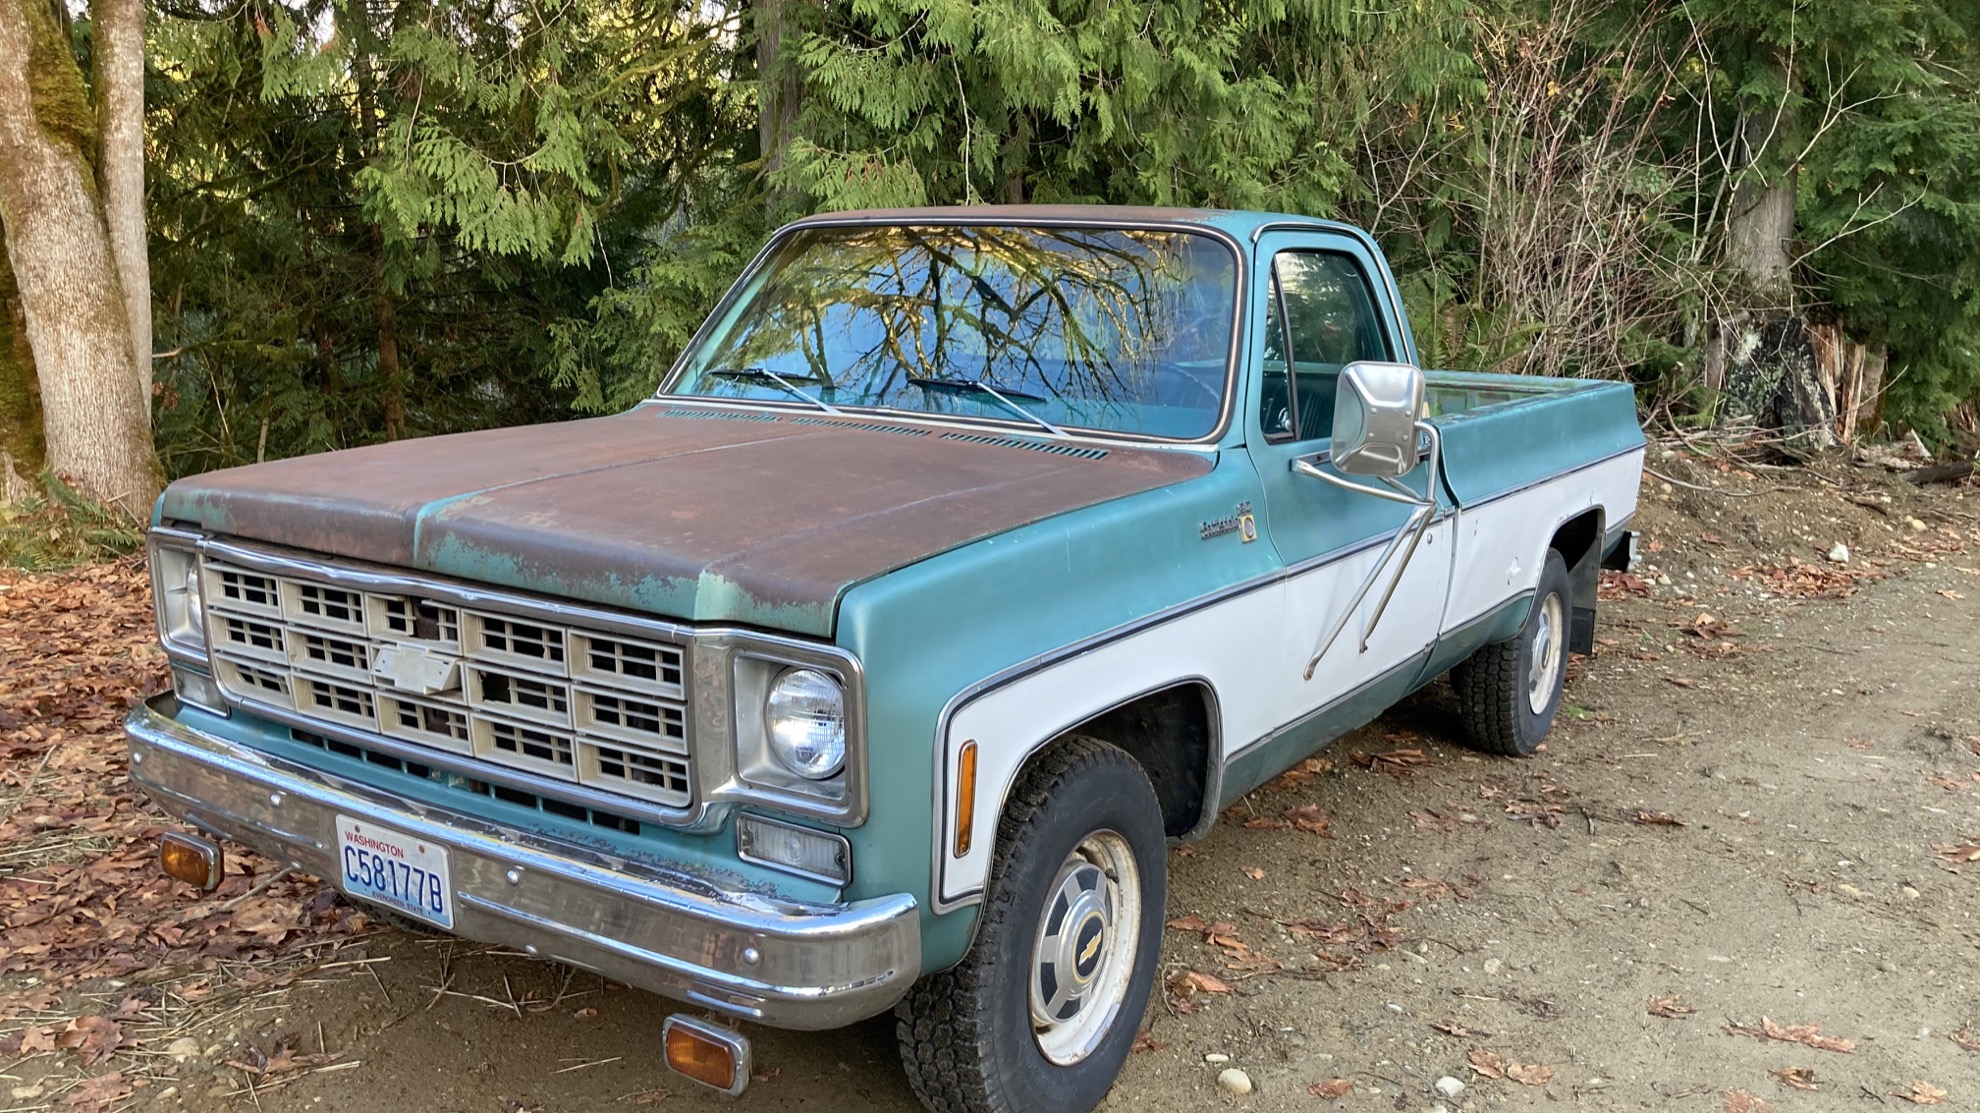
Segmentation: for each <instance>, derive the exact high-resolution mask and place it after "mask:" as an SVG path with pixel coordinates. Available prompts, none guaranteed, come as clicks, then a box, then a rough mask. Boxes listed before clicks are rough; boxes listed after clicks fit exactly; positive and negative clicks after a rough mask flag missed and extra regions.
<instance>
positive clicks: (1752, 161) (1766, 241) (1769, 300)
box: [1726, 68, 1795, 313]
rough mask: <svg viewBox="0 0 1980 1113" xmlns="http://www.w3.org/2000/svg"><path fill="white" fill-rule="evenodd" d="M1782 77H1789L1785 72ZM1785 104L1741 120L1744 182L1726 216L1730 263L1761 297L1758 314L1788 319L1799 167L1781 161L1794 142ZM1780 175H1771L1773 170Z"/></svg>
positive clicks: (1755, 109) (1751, 111)
mask: <svg viewBox="0 0 1980 1113" xmlns="http://www.w3.org/2000/svg"><path fill="white" fill-rule="evenodd" d="M1780 72H1781V73H1782V74H1783V80H1784V81H1785V80H1786V79H1787V78H1786V76H1785V69H1784V68H1782V69H1781V70H1780ZM1788 123H1789V122H1788V120H1787V119H1786V116H1785V112H1784V110H1783V108H1782V106H1781V102H1779V101H1776V102H1774V103H1773V104H1755V105H1751V106H1749V107H1748V108H1747V110H1746V111H1745V112H1744V113H1743V114H1742V115H1741V117H1740V125H1739V158H1740V163H1741V167H1740V177H1739V180H1738V182H1737V183H1736V184H1735V185H1734V186H1733V195H1732V207H1731V209H1730V210H1729V211H1728V212H1727V214H1726V261H1727V262H1729V263H1731V264H1732V266H1733V269H1734V270H1735V271H1737V272H1738V273H1739V274H1740V275H1741V276H1742V277H1744V278H1745V279H1746V281H1747V283H1748V284H1749V285H1750V286H1751V287H1752V292H1753V294H1754V295H1756V297H1757V304H1755V305H1754V306H1753V307H1752V308H1754V309H1758V310H1762V311H1763V312H1764V311H1767V310H1772V311H1773V312H1775V313H1788V312H1791V311H1792V310H1793V308H1794V284H1793V275H1792V273H1791V272H1792V268H1793V266H1794V261H1793V258H1792V256H1790V255H1789V254H1788V246H1789V244H1790V243H1792V242H1793V240H1794V204H1795V167H1794V162H1793V160H1792V158H1788V159H1783V158H1781V157H1780V156H1781V153H1782V151H1783V150H1784V149H1785V148H1786V147H1787V146H1788V144H1789V143H1791V142H1792V140H1791V139H1790V134H1791V131H1792V129H1791V128H1790V127H1789V126H1788ZM1776 164H1779V165H1782V169H1780V170H1771V169H1770V167H1771V166H1773V165H1776Z"/></svg>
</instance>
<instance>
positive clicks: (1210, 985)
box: [1169, 970, 1235, 993]
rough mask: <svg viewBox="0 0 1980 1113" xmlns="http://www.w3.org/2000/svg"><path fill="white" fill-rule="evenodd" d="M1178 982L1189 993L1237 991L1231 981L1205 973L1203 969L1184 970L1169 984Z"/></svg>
mask: <svg viewBox="0 0 1980 1113" xmlns="http://www.w3.org/2000/svg"><path fill="white" fill-rule="evenodd" d="M1178 983H1180V984H1181V986H1182V987H1183V989H1184V991H1185V992H1187V993H1232V992H1235V991H1234V990H1233V989H1232V988H1231V983H1229V982H1227V981H1225V980H1224V979H1222V978H1219V977H1217V976H1216V975H1214V974H1205V973H1204V972H1203V971H1201V970H1186V971H1184V972H1183V974H1182V976H1181V977H1180V978H1179V979H1178V980H1177V981H1172V982H1170V983H1169V984H1170V985H1176V984H1178Z"/></svg>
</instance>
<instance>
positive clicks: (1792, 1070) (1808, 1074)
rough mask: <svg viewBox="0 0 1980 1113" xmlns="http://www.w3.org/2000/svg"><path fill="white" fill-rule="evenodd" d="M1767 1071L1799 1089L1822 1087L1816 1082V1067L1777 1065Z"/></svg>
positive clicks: (1817, 1088)
mask: <svg viewBox="0 0 1980 1113" xmlns="http://www.w3.org/2000/svg"><path fill="white" fill-rule="evenodd" d="M1767 1073H1768V1074H1771V1075H1773V1076H1774V1077H1775V1078H1778V1079H1780V1080H1781V1081H1782V1082H1783V1083H1784V1084H1786V1085H1789V1086H1792V1087H1794V1088H1795V1089H1797V1090H1819V1089H1821V1087H1820V1086H1817V1085H1816V1084H1815V1068H1814V1067H1775V1068H1774V1069H1773V1070H1770V1071H1768V1072H1767Z"/></svg>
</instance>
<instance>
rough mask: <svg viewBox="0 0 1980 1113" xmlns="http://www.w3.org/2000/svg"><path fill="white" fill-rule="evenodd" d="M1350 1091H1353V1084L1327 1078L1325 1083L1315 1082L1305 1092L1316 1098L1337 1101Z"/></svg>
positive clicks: (1341, 1079)
mask: <svg viewBox="0 0 1980 1113" xmlns="http://www.w3.org/2000/svg"><path fill="white" fill-rule="evenodd" d="M1352 1089H1354V1083H1352V1082H1349V1081H1348V1080H1347V1079H1345V1078H1329V1079H1328V1080H1327V1081H1325V1082H1315V1083H1313V1084H1312V1085H1311V1086H1308V1087H1307V1088H1306V1092H1307V1093H1309V1094H1312V1095H1313V1096H1314V1097H1316V1098H1326V1099H1327V1100H1328V1101H1337V1100H1339V1099H1341V1098H1344V1097H1346V1096H1347V1092H1348V1091H1349V1090H1352Z"/></svg>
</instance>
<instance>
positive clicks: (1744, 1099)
mask: <svg viewBox="0 0 1980 1113" xmlns="http://www.w3.org/2000/svg"><path fill="white" fill-rule="evenodd" d="M1726 1113H1774V1107H1773V1106H1771V1105H1768V1104H1767V1103H1766V1102H1765V1101H1762V1100H1761V1099H1759V1098H1757V1097H1754V1096H1753V1095H1752V1094H1749V1093H1747V1092H1746V1091H1745V1090H1734V1091H1733V1092H1732V1093H1730V1094H1727V1095H1726Z"/></svg>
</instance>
